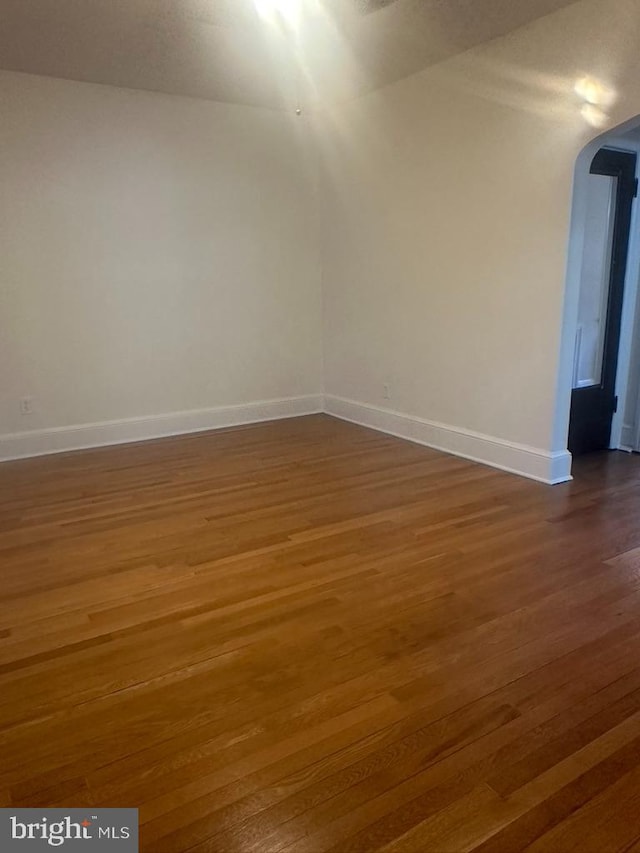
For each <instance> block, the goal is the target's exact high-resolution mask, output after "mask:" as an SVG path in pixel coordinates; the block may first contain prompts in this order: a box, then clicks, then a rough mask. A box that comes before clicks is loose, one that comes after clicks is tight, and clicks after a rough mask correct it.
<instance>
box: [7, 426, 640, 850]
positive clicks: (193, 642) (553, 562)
mask: <svg viewBox="0 0 640 853" xmlns="http://www.w3.org/2000/svg"><path fill="white" fill-rule="evenodd" d="M577 467H578V476H577V478H576V480H574V482H573V483H570V484H566V485H563V486H557V487H555V488H551V487H548V486H543V485H539V484H537V483H533V482H529V481H526V480H523V479H520V478H518V477H515V476H511V475H509V474H503V473H501V472H498V471H494V470H491V469H489V468H485V467H482V466H480V465H475V464H473V463H470V462H466V461H464V460H461V459H456V458H454V457H450V456H445V455H442V454H439V453H437V452H435V451H431V450H428V449H426V448H422V447H419V446H416V445H412V444H409V443H406V442H403V441H400V440H397V439H394V438H390V437H387V436H384V435H381V434H378V433H375V432H372V431H369V430H365V429H362V428H360V427H357V426H353V425H350V424H346V423H342V422H340V421H337V420H333V419H330V418H328V417H326V416H314V417H308V418H300V419H296V420H290V421H281V422H279V423H271V424H264V425H259V426H253V427H246V428H238V429H231V430H226V431H222V432H215V433H208V434H201V435H197V436H190V437H180V438H175V439H164V440H161V441H156V442H149V443H144V444H138V445H126V446H120V447H113V448H105V449H99V450H93V451H86V452H79V453H74V454H67V455H60V456H51V457H46V458H41V459H34V460H27V461H22V462H13V463H7V464H5V465H3V466H1V467H0V561H1V566H2V608H1V619H0V726H1V733H0V756H1V759H0V805H5V806H10V805H13V806H43V807H44V806H68V807H71V806H83V807H84V806H89V805H94V806H129V807H131V806H135V807H138V808H139V810H140V821H141V849H142V850H144V851H159V853H170V851H194V853H196V851H198V853H204V851H217V852H218V853H245V851H255V853H272V851H282V853H285V851H287V853H325V851H332V853H369V851H378V850H384V851H385V853H400V851H402V853H418V852H419V851H420V853H423V851H427V853H429V852H431V853H446V851H451V853H458V851H477V853H480V851H482V853H489V851H492V853H493V851H496V853H497V852H498V851H502V852H503V853H511V852H512V851H517V850H523V849H527V850H531V851H536V853H561V851H569V850H576V851H580V853H585V851H586V852H587V853H589V851H592V853H609V851H627V850H628V851H632V850H633V851H638V850H640V513H639V506H640V457H636V456H633V457H631V456H626V455H624V454H605V455H603V456H597V457H592V458H587V459H584V460H582V461H581V464H580V465H579V466H577Z"/></svg>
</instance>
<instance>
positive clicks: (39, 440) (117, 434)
mask: <svg viewBox="0 0 640 853" xmlns="http://www.w3.org/2000/svg"><path fill="white" fill-rule="evenodd" d="M322 411H325V412H327V414H330V415H334V416H335V417H338V418H341V419H342V420H346V421H351V422H352V423H356V424H360V425H362V426H366V427H370V428H372V429H376V430H379V431H381V432H384V433H388V434H389V435H395V436H397V437H398V438H404V439H408V440H409V441H414V442H416V443H418V444H424V445H427V446H428V447H432V448H434V449H436V450H442V451H444V452H445V453H452V454H454V455H455V456H463V457H464V458H465V459H471V460H473V461H474V462H481V463H483V464H485V465H490V466H491V467H493V468H500V469H501V470H502V471H509V472H511V473H513V474H520V475H521V476H524V477H529V478H530V479H532V480H539V481H540V482H542V483H549V484H555V483H564V482H566V481H567V480H570V479H571V454H570V453H569V452H568V451H565V452H564V453H549V452H548V451H545V450H541V449H539V448H535V447H529V446H527V445H523V444H515V443H514V442H510V441H505V440H504V439H500V438H494V437H492V436H488V435H483V434H482V433H477V432H471V431H470V430H464V429H460V428H458V427H452V426H448V425H447V424H441V423H437V422H435V421H427V420H423V419H422V418H416V417H412V416H410V415H404V414H401V413H400V412H393V411H390V410H388V409H380V408H377V407H375V406H369V405H366V404H364V403H357V402H355V401H353V400H345V399H343V398H341V397H333V396H331V395H327V396H325V397H324V404H323V397H322V395H320V394H317V395H309V396H306V397H292V398H288V399H282V400H265V401H261V402H257V403H245V404H242V405H237V406H221V407H218V408H214V409H197V410H194V411H188V412H173V413H171V414H166V415H152V416H149V417H141V418H126V419H124V420H117V421H104V422H102V423H93V424H80V425H77V426H65V427H54V428H51V429H39V430H32V431H30V432H19V433H11V434H6V435H0V462H7V461H9V460H11V459H24V458H27V457H31V456H45V455H48V454H50V453H64V452H66V451H69V450H83V449H87V448H90V447H103V446H106V445H110V444H126V443H128V442H132V441H145V440H147V439H153V438H162V437H163V436H170V435H184V434H188V433H194V432H204V431H206V430H212V429H221V428H223V427H230V426H240V425H242V424H252V423H260V422H262V421H272V420H280V419H281V418H293V417H299V416H301V415H312V414H316V413H318V412H322Z"/></svg>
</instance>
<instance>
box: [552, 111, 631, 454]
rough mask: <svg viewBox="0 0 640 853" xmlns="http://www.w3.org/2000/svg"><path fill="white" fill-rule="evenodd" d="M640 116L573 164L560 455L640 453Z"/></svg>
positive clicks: (559, 416) (588, 148) (559, 410)
mask: <svg viewBox="0 0 640 853" xmlns="http://www.w3.org/2000/svg"><path fill="white" fill-rule="evenodd" d="M639 163H640V117H638V118H636V119H635V120H633V121H631V122H627V123H626V124H625V125H622V126H621V127H619V128H616V129H615V130H612V131H608V132H607V133H606V134H603V135H602V136H600V137H598V138H597V139H595V140H593V141H592V142H591V143H589V145H587V146H586V148H585V149H584V150H583V151H582V152H581V154H580V156H579V157H578V160H577V163H576V173H575V181H574V202H573V210H572V221H571V236H570V245H569V264H568V272H567V291H566V297H565V312H564V320H563V336H562V350H561V363H560V376H559V386H558V402H557V408H556V421H555V431H554V447H555V449H557V450H562V449H566V448H567V447H568V449H569V451H570V452H571V454H572V456H573V457H574V458H575V457H576V456H582V455H585V454H589V453H593V452H596V451H602V450H625V451H640V299H639V295H638V291H639V288H638V281H639V278H640V213H639V210H638V208H639V207H640V204H639V203H638V199H637V185H638V172H639Z"/></svg>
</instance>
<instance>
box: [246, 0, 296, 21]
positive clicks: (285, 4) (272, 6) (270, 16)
mask: <svg viewBox="0 0 640 853" xmlns="http://www.w3.org/2000/svg"><path fill="white" fill-rule="evenodd" d="M253 2H254V5H255V7H256V10H257V12H258V15H260V17H261V18H262V19H263V20H264V21H267V22H268V23H270V24H273V23H278V21H280V22H283V23H285V24H288V25H289V26H291V27H297V26H298V24H299V23H300V16H301V13H302V0H253Z"/></svg>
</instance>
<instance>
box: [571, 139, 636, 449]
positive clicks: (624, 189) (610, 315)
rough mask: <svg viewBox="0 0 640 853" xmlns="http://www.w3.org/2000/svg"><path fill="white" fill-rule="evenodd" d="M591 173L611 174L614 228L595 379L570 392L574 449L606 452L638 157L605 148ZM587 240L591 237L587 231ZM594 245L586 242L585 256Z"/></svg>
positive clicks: (606, 249) (606, 253) (608, 244)
mask: <svg viewBox="0 0 640 853" xmlns="http://www.w3.org/2000/svg"><path fill="white" fill-rule="evenodd" d="M590 174H591V175H601V176H608V177H609V178H611V182H610V184H611V187H610V193H611V203H610V211H609V214H608V221H609V225H608V228H609V229H610V231H609V232H608V234H607V235H605V234H602V235H599V238H598V239H602V240H603V246H602V252H603V256H602V257H603V272H602V275H603V280H602V288H603V290H602V299H603V312H602V317H601V325H600V327H599V331H598V332H597V336H598V340H597V341H595V338H594V343H593V344H592V357H593V365H592V368H593V369H592V370H590V371H588V375H590V376H591V378H587V379H583V380H581V381H580V382H578V383H576V382H574V385H576V387H574V389H573V391H572V393H571V416H570V421H569V450H570V451H571V453H573V454H575V455H578V454H581V453H589V452H591V451H596V450H605V449H607V448H608V447H609V442H610V439H611V422H612V420H613V414H614V412H615V411H616V406H617V400H616V395H615V393H616V373H617V369H618V349H619V345H620V326H621V323H622V300H623V296H624V281H625V275H626V269H627V254H628V248H629V230H630V224H631V209H632V205H633V199H634V196H635V194H636V155H635V154H632V153H629V152H624V151H614V150H612V149H608V148H601V149H600V151H598V153H597V154H596V156H595V157H594V159H593V162H592V164H591V169H590ZM585 239H586V240H588V239H590V237H589V233H588V232H587V233H586V235H585ZM589 248H590V247H589V246H588V245H587V246H586V251H585V257H588V250H589ZM583 264H584V261H583ZM585 272H587V273H588V272H589V270H586V271H585V269H584V268H583V286H584V276H585ZM579 331H580V328H579ZM579 343H580V342H579V341H578V342H577V346H579Z"/></svg>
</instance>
